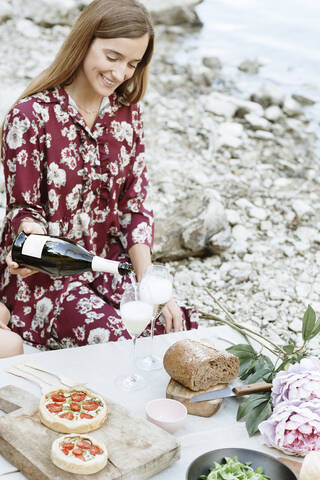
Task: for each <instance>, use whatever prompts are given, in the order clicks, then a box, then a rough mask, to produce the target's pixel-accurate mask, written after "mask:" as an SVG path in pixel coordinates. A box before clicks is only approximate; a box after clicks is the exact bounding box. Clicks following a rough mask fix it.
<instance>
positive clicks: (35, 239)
mask: <svg viewBox="0 0 320 480" xmlns="http://www.w3.org/2000/svg"><path fill="white" fill-rule="evenodd" d="M47 240H50V237H48V236H47V235H32V234H31V235H29V236H28V238H26V240H25V242H24V244H23V247H22V249H21V253H22V255H28V256H29V257H34V258H41V256H42V250H43V247H44V245H45V243H46V242H47Z"/></svg>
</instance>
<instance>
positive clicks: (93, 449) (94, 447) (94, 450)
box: [90, 445, 102, 455]
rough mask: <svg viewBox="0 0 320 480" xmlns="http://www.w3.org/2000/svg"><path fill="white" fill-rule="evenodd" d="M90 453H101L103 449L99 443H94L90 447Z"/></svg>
mask: <svg viewBox="0 0 320 480" xmlns="http://www.w3.org/2000/svg"><path fill="white" fill-rule="evenodd" d="M90 453H91V455H100V453H102V450H101V448H100V447H98V445H92V447H91V448H90Z"/></svg>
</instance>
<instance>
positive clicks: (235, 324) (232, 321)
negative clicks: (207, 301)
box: [200, 288, 287, 357]
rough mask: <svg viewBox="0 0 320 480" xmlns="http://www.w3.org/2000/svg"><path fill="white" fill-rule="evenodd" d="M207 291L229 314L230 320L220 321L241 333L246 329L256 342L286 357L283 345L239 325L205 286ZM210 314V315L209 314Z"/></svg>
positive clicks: (226, 312) (225, 310)
mask: <svg viewBox="0 0 320 480" xmlns="http://www.w3.org/2000/svg"><path fill="white" fill-rule="evenodd" d="M205 290H206V292H207V293H208V295H209V296H210V297H211V298H212V300H213V301H214V302H215V303H216V304H217V305H218V307H220V308H221V310H223V311H224V313H225V314H226V315H227V317H228V318H229V321H227V320H222V319H220V320H219V321H222V322H223V323H227V325H229V326H230V327H232V328H235V329H236V330H238V331H239V332H240V333H241V332H242V331H243V330H244V331H245V332H246V335H247V336H249V337H250V338H253V339H254V340H255V341H256V342H258V343H260V345H262V346H263V347H265V348H266V349H267V350H269V352H272V353H273V354H274V355H281V356H284V357H286V356H287V354H286V352H285V351H284V350H282V348H281V347H279V346H278V345H276V344H275V343H273V342H272V341H271V340H269V339H266V338H264V336H263V335H261V334H260V333H258V332H255V331H254V330H251V329H250V328H248V327H244V326H242V325H239V324H238V323H237V322H235V321H234V319H233V317H232V315H231V313H230V312H228V310H227V309H226V308H225V307H224V306H223V305H222V304H221V303H220V302H219V301H218V300H217V299H216V298H215V297H214V296H213V295H212V293H211V292H210V290H208V289H207V288H205ZM200 313H202V314H203V315H207V314H205V313H203V312H200ZM207 316H209V315H207ZM252 335H255V336H257V337H259V338H261V339H262V340H264V341H265V342H267V343H269V345H271V346H272V347H273V348H274V350H272V349H271V348H270V347H267V346H266V345H264V343H262V342H261V341H259V340H258V339H257V338H255V337H252Z"/></svg>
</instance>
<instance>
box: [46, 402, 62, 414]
mask: <svg viewBox="0 0 320 480" xmlns="http://www.w3.org/2000/svg"><path fill="white" fill-rule="evenodd" d="M46 408H47V409H48V410H49V412H51V413H58V412H62V405H61V404H59V403H48V405H46Z"/></svg>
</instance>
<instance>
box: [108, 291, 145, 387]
mask: <svg viewBox="0 0 320 480" xmlns="http://www.w3.org/2000/svg"><path fill="white" fill-rule="evenodd" d="M120 315H121V319H122V322H123V324H124V326H125V327H126V329H127V331H128V332H129V334H130V336H131V338H132V341H133V362H132V364H133V365H135V354H136V341H137V338H138V337H139V335H140V334H141V333H142V332H143V330H144V329H145V328H146V326H147V325H148V323H149V322H150V321H151V319H152V316H153V305H151V304H150V303H146V302H143V301H141V299H139V292H138V289H137V287H136V285H135V284H127V286H126V287H125V290H124V293H123V295H122V297H121V301H120ZM116 385H117V386H118V387H120V388H121V389H122V390H125V391H127V392H128V391H133V390H140V389H142V388H144V387H145V386H146V381H145V379H144V377H143V376H142V375H140V374H139V373H136V372H134V371H133V372H132V373H131V374H125V375H121V376H119V377H117V378H116Z"/></svg>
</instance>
